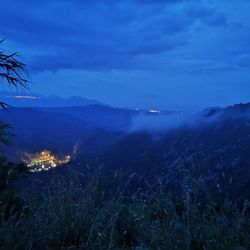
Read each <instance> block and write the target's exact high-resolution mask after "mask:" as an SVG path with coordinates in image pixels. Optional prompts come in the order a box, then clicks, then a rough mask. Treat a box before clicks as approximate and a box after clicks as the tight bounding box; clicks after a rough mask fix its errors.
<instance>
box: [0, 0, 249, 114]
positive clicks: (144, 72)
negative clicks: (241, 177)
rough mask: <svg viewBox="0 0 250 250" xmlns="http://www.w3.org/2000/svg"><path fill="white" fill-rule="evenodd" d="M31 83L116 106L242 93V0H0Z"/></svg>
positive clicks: (245, 21) (231, 98)
mask: <svg viewBox="0 0 250 250" xmlns="http://www.w3.org/2000/svg"><path fill="white" fill-rule="evenodd" d="M0 11H1V12H0V13H1V15H0V22H1V25H0V37H1V38H7V40H6V41H5V42H4V44H3V45H2V46H4V47H5V49H8V50H10V51H18V52H19V53H20V54H21V55H22V57H23V58H24V60H25V62H26V63H27V64H28V65H29V70H30V72H31V75H32V83H31V85H30V90H31V91H32V92H33V93H38V94H44V95H59V96H62V97H69V96H82V97H86V98H94V99H97V100H99V101H101V102H103V103H106V104H110V105H113V106H120V107H133V108H136V107H140V108H144V107H152V108H153V107H154V108H166V109H182V110H197V109H202V108H205V107H207V106H225V105H229V104H233V103H239V102H248V101H250V15H249V11H250V1H249V0H211V1H209V0H207V1H202V0H186V1H185V0H120V1H119V0H82V1H80V0H40V1H35V0H3V1H1V7H0Z"/></svg>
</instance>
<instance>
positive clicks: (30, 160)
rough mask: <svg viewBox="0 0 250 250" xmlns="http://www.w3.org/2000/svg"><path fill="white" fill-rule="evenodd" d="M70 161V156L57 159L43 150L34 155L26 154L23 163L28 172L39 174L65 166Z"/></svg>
mask: <svg viewBox="0 0 250 250" xmlns="http://www.w3.org/2000/svg"><path fill="white" fill-rule="evenodd" d="M70 160H71V156H70V155H67V156H65V157H63V158H59V157H57V156H55V155H53V154H52V153H51V152H50V151H48V150H45V151H42V152H39V153H36V154H26V155H25V160H24V161H25V163H26V164H27V166H28V168H29V170H30V172H40V171H47V170H49V169H51V168H56V167H58V166H61V165H65V164H67V163H69V162H70Z"/></svg>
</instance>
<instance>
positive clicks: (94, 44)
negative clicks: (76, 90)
mask: <svg viewBox="0 0 250 250" xmlns="http://www.w3.org/2000/svg"><path fill="white" fill-rule="evenodd" d="M193 2H195V3H193ZM11 6H15V8H12V7H11ZM1 8H2V14H1V17H0V21H1V27H0V33H1V34H2V35H3V36H4V37H7V38H8V39H10V40H11V41H14V42H16V43H19V44H21V45H22V46H24V47H25V48H26V49H27V50H28V49H32V51H35V52H34V53H30V54H32V56H31V57H30V60H29V63H30V65H31V68H32V69H33V70H34V71H35V72H41V71H45V70H50V71H56V70H60V69H90V70H97V71H99V70H113V69H138V68H140V67H141V65H138V64H136V63H135V62H136V61H137V58H138V57H141V56H144V55H158V54H164V53H168V52H172V51H175V50H176V49H178V48H181V47H183V46H184V45H185V44H187V43H188V34H187V32H188V31H189V29H190V28H191V27H192V26H193V25H194V24H195V23H196V22H197V21H200V22H202V23H203V24H204V25H206V26H208V27H220V26H221V27H222V26H225V25H226V23H227V21H226V17H225V16H223V14H221V13H219V12H218V11H217V10H216V9H214V8H212V7H211V6H207V5H204V4H202V1H182V0H168V1H163V0H154V1H152V0H128V1H114V0H109V1H105V4H104V3H103V1H100V0H98V1H97V0H96V1H79V0H76V1H73V0H72V1H66V0H60V1H59V0H57V1H55V0H54V1H48V0H45V1H40V2H39V3H38V2H36V3H35V2H34V1H31V0H24V1H22V2H20V1H17V0H10V3H8V4H2V6H1Z"/></svg>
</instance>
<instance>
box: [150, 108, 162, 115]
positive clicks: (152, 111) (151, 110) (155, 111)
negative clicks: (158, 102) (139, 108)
mask: <svg viewBox="0 0 250 250" xmlns="http://www.w3.org/2000/svg"><path fill="white" fill-rule="evenodd" d="M148 112H149V113H157V114H159V113H161V111H160V110H157V109H149V110H148Z"/></svg>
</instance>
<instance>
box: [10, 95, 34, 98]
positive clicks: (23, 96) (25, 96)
mask: <svg viewBox="0 0 250 250" xmlns="http://www.w3.org/2000/svg"><path fill="white" fill-rule="evenodd" d="M13 97H14V98H15V99H37V97H36V96H30V95H15V96H13Z"/></svg>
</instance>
